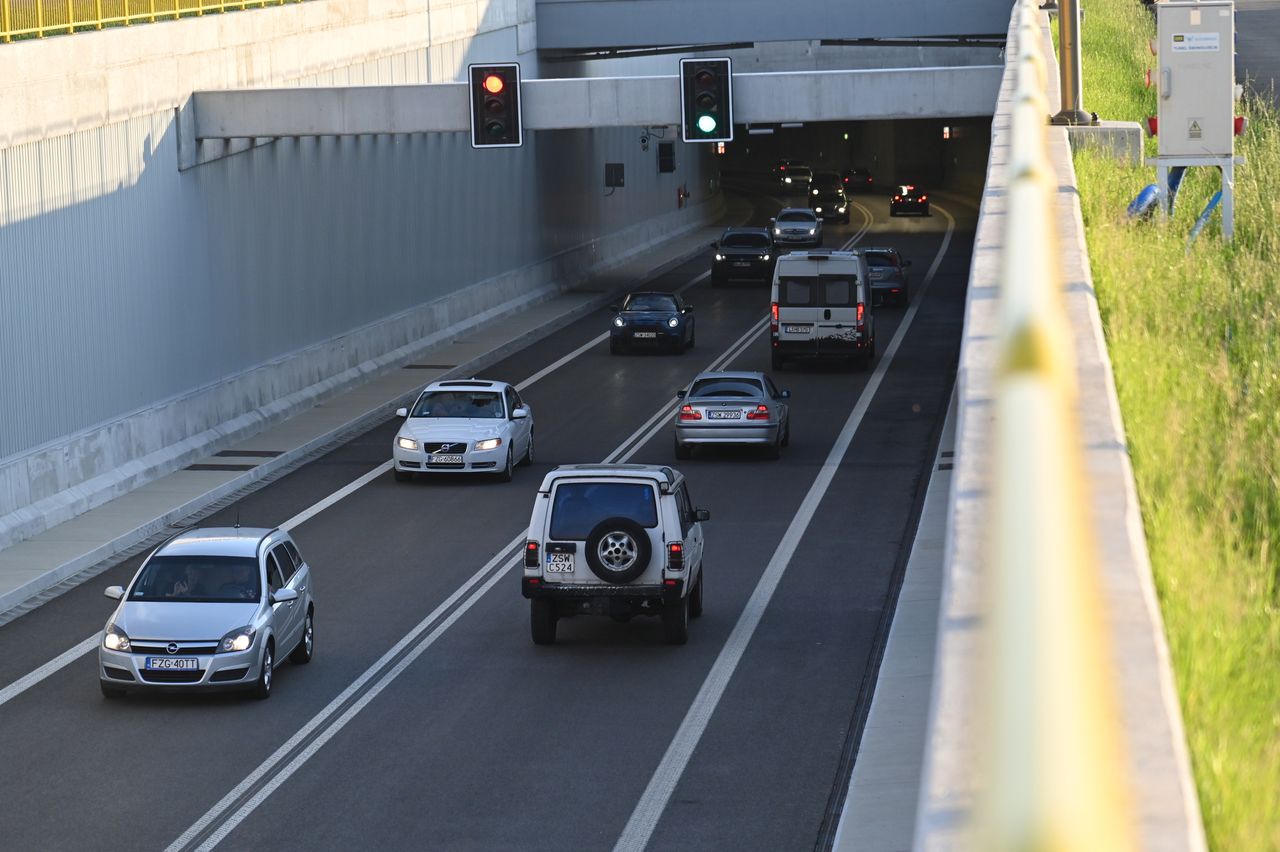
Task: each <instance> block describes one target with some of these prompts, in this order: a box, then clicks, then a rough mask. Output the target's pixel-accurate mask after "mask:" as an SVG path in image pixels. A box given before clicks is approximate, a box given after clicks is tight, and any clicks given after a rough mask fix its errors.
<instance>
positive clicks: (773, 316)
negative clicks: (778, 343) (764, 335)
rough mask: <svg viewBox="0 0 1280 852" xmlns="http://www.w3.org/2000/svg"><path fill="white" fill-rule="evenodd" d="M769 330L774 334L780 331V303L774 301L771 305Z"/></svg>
mask: <svg viewBox="0 0 1280 852" xmlns="http://www.w3.org/2000/svg"><path fill="white" fill-rule="evenodd" d="M769 331H771V332H773V333H774V334H777V333H778V303H777V302H774V303H773V304H772V305H771V306H770V307H769Z"/></svg>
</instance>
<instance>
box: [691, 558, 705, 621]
mask: <svg viewBox="0 0 1280 852" xmlns="http://www.w3.org/2000/svg"><path fill="white" fill-rule="evenodd" d="M702 575H703V571H702V567H701V566H699V567H698V582H696V583H694V584H693V590H692V591H691V592H689V617H690V618H701V617H702Z"/></svg>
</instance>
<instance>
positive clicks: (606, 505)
mask: <svg viewBox="0 0 1280 852" xmlns="http://www.w3.org/2000/svg"><path fill="white" fill-rule="evenodd" d="M710 517H711V515H710V513H709V512H708V511H707V510H706V509H696V508H694V506H693V501H692V500H691V499H690V498H689V489H688V487H687V485H686V484H685V479H684V476H683V475H681V474H680V472H679V471H676V470H672V469H671V468H669V467H662V466H659V465H647V464H593V465H583V464H575V465H561V466H560V467H557V468H556V469H555V470H553V471H551V472H550V473H548V474H547V476H546V478H545V479H544V480H543V481H542V487H541V488H539V489H538V495H537V497H535V498H534V504H533V516H532V518H531V519H530V521H529V540H528V542H526V544H525V551H524V577H523V578H522V580H521V589H522V591H523V592H524V596H525V597H526V598H529V603H530V619H531V622H530V623H531V627H532V630H533V641H534V642H535V643H537V644H539V645H550V644H551V643H553V642H555V641H556V622H557V620H558V619H559V618H560V617H561V616H566V615H576V614H578V613H591V614H595V615H608V616H610V617H612V618H613V619H614V620H616V621H628V620H630V619H631V617H632V616H636V615H656V616H660V617H661V618H662V624H663V629H664V633H665V636H666V640H667V643H668V644H672V645H683V644H684V643H685V642H686V641H688V638H689V618H690V617H693V618H697V617H698V616H699V615H701V614H702V550H703V538H702V522H703V521H705V520H708V519H709V518H710Z"/></svg>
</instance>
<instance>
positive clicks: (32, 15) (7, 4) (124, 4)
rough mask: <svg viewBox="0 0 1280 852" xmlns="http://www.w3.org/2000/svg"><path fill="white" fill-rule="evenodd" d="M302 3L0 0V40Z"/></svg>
mask: <svg viewBox="0 0 1280 852" xmlns="http://www.w3.org/2000/svg"><path fill="white" fill-rule="evenodd" d="M300 2H303V0H0V41H3V42H5V43H8V42H12V41H15V40H21V39H28V38H44V37H45V36H51V35H69V34H71V33H75V32H81V31H83V30H100V29H102V28H103V27H116V26H128V25H130V24H138V23H151V24H153V23H155V22H156V21H172V20H176V19H177V18H186V17H191V16H195V15H204V14H207V13H212V12H232V11H240V10H242V9H262V8H265V7H267V6H283V5H284V4H285V3H300Z"/></svg>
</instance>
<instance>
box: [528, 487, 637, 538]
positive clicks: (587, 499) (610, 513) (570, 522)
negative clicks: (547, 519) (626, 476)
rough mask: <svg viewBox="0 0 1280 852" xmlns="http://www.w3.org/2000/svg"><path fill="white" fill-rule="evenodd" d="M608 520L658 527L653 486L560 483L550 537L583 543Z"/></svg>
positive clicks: (553, 505) (552, 514)
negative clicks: (626, 519)
mask: <svg viewBox="0 0 1280 852" xmlns="http://www.w3.org/2000/svg"><path fill="white" fill-rule="evenodd" d="M608 518H628V519H629V520H632V521H635V522H636V523H637V524H639V525H640V526H642V527H656V526H657V525H658V509H657V505H656V503H655V502H654V495H653V487H652V486H651V485H647V484H645V483H642V482H561V483H560V484H559V485H557V486H556V491H555V497H554V498H553V502H552V506H551V538H553V539H556V540H558V541H585V540H586V538H587V536H589V535H591V531H592V530H593V529H595V528H596V525H597V524H599V523H600V522H601V521H603V520H606V519H608Z"/></svg>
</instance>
